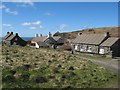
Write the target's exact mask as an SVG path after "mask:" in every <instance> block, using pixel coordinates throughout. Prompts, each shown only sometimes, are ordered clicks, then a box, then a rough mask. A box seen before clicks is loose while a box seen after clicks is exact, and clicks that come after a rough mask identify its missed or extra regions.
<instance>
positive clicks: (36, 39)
mask: <svg viewBox="0 0 120 90" xmlns="http://www.w3.org/2000/svg"><path fill="white" fill-rule="evenodd" d="M47 38H48V37H46V36H42V37H36V38H34V39H32V41H35V42H40V41H41V42H44V41H45V40H46V39H47Z"/></svg>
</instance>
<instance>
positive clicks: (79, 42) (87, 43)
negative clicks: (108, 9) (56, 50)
mask: <svg viewBox="0 0 120 90" xmlns="http://www.w3.org/2000/svg"><path fill="white" fill-rule="evenodd" d="M108 37H109V33H108V32H107V33H106V34H82V33H80V34H79V35H78V36H77V37H76V38H75V39H74V40H73V41H72V45H73V47H74V50H75V51H79V52H88V53H96V54H98V53H99V49H98V48H99V45H100V44H101V43H102V42H104V41H105V40H106V39H107V38H108Z"/></svg>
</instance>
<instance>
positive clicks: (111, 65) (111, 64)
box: [80, 57, 120, 74]
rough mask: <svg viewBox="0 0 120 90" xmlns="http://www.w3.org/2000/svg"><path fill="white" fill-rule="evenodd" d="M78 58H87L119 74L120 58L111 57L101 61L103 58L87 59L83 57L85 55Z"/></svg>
mask: <svg viewBox="0 0 120 90" xmlns="http://www.w3.org/2000/svg"><path fill="white" fill-rule="evenodd" d="M80 58H81V59H84V60H89V61H91V62H93V63H95V64H97V65H100V66H102V67H105V68H106V69H109V70H111V71H112V72H114V73H116V74H120V68H119V65H120V60H117V59H112V60H105V61H103V60H95V59H89V58H85V57H80ZM118 72H119V73H118Z"/></svg>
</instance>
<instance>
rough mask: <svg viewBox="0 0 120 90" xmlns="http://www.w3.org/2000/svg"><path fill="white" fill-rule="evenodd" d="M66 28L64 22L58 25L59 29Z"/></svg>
mask: <svg viewBox="0 0 120 90" xmlns="http://www.w3.org/2000/svg"><path fill="white" fill-rule="evenodd" d="M66 28H68V25H66V24H61V25H59V26H58V29H60V30H64V29H66Z"/></svg>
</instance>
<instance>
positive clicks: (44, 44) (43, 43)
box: [37, 42, 49, 46]
mask: <svg viewBox="0 0 120 90" xmlns="http://www.w3.org/2000/svg"><path fill="white" fill-rule="evenodd" d="M37 44H38V45H39V46H49V45H48V44H47V43H45V42H37Z"/></svg>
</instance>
